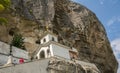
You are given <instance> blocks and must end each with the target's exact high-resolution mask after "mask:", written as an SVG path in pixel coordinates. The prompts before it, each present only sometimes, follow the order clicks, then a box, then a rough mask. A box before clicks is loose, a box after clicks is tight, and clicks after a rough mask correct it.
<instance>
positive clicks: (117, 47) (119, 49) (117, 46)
mask: <svg viewBox="0 0 120 73" xmlns="http://www.w3.org/2000/svg"><path fill="white" fill-rule="evenodd" d="M111 46H112V48H113V51H114V54H115V56H116V58H117V60H118V62H119V64H120V38H117V39H115V40H113V41H112V42H111ZM117 73H120V66H119V68H118V72H117Z"/></svg>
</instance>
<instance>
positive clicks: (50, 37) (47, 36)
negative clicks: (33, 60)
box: [41, 34, 58, 44]
mask: <svg viewBox="0 0 120 73" xmlns="http://www.w3.org/2000/svg"><path fill="white" fill-rule="evenodd" d="M52 37H53V38H54V40H55V41H56V42H58V39H57V37H56V36H54V35H51V34H47V35H46V36H44V37H43V38H42V39H41V44H43V43H46V42H49V41H51V40H52ZM44 39H46V42H44Z"/></svg>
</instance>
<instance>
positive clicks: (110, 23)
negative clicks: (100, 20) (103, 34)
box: [107, 16, 120, 26]
mask: <svg viewBox="0 0 120 73" xmlns="http://www.w3.org/2000/svg"><path fill="white" fill-rule="evenodd" d="M115 22H120V16H114V17H112V18H111V19H110V20H109V21H108V22H107V25H108V26H111V25H112V24H114V23H115Z"/></svg>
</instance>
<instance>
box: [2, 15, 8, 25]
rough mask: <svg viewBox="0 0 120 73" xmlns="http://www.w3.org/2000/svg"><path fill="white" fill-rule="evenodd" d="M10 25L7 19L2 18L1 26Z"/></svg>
mask: <svg viewBox="0 0 120 73" xmlns="http://www.w3.org/2000/svg"><path fill="white" fill-rule="evenodd" d="M7 23H8V21H7V19H6V18H4V17H0V25H6V24H7Z"/></svg>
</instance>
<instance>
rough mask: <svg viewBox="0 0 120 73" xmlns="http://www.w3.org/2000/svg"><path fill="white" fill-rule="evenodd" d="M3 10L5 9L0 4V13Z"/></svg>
mask: <svg viewBox="0 0 120 73" xmlns="http://www.w3.org/2000/svg"><path fill="white" fill-rule="evenodd" d="M4 9H5V7H4V6H3V5H2V4H0V12H2V11H3V10H4Z"/></svg>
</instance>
